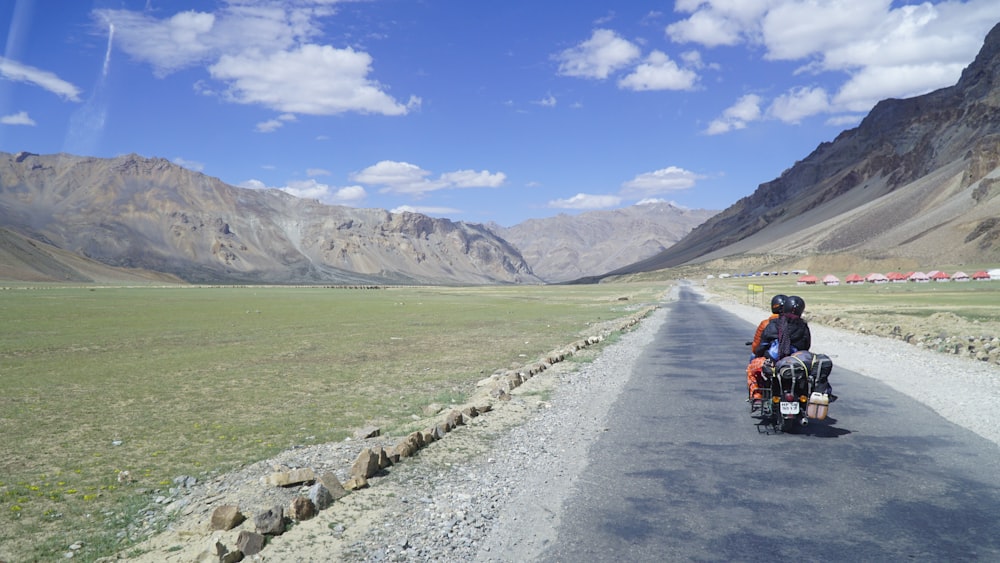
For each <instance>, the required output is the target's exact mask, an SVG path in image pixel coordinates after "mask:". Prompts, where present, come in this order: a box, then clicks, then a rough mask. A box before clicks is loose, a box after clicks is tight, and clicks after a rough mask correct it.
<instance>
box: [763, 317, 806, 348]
mask: <svg viewBox="0 0 1000 563" xmlns="http://www.w3.org/2000/svg"><path fill="white" fill-rule="evenodd" d="M782 321H784V323H785V324H786V326H787V327H788V328H787V330H788V337H789V340H790V341H791V344H792V346H794V347H795V349H796V350H808V349H809V347H810V346H812V334H811V333H810V332H809V325H808V324H807V323H806V321H805V320H803V319H802V318H801V317H798V316H795V315H787V314H786V315H782V316H781V317H778V318H776V319H771V322H769V323H768V324H767V326H766V327H764V332H762V333H761V335H760V346H758V347H757V349H756V350H754V354H757V355H758V356H764V355H766V354H767V349H768V348H770V347H771V342H772V341H774V340H777V339H778V328H779V327H780V326H781V324H782Z"/></svg>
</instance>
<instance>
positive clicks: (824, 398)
mask: <svg viewBox="0 0 1000 563" xmlns="http://www.w3.org/2000/svg"><path fill="white" fill-rule="evenodd" d="M747 344H750V343H749V342H748V343H747ZM832 367H833V365H832V363H831V362H830V360H829V357H828V356H825V355H823V354H812V353H810V352H805V351H803V352H796V353H795V354H792V355H791V356H788V357H787V358H784V359H782V360H780V361H778V362H777V363H774V362H771V361H770V360H768V361H765V363H764V368H763V370H762V374H761V375H762V379H763V381H762V385H761V386H760V388H759V391H760V394H761V398H760V402H759V403H757V402H756V401H755V400H753V399H752V398H751V401H750V415H751V416H754V415H756V417H757V418H759V419H760V422H759V423H758V425H757V429H758V430H759V431H762V430H761V429H762V427H763V428H764V429H766V428H767V427H768V426H770V427H773V428H774V430H775V431H777V432H790V431H793V430H794V429H795V428H798V427H805V426H808V425H809V422H810V421H811V420H823V419H825V418H826V414H827V412H828V409H829V404H830V401H831V398H832V397H834V396H833V395H831V394H830V391H831V389H830V384H829V381H828V378H829V374H830V370H831V369H832ZM832 400H835V398H834V399H832Z"/></svg>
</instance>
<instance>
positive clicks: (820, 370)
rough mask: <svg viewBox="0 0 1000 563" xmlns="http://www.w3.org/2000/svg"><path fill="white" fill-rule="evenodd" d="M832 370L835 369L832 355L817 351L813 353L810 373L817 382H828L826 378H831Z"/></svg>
mask: <svg viewBox="0 0 1000 563" xmlns="http://www.w3.org/2000/svg"><path fill="white" fill-rule="evenodd" d="M831 371H833V361H832V360H831V359H830V356H827V355H826V354H816V353H814V354H813V355H812V362H810V364H809V375H811V376H812V377H813V380H814V381H815V382H816V383H826V380H827V379H829V378H830V372H831Z"/></svg>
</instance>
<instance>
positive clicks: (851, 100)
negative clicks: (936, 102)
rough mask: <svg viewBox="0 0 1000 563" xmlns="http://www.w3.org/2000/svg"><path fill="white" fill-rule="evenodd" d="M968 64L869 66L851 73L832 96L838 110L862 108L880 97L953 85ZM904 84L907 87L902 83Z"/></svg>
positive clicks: (865, 107) (870, 106) (922, 91)
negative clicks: (852, 74)
mask: <svg viewBox="0 0 1000 563" xmlns="http://www.w3.org/2000/svg"><path fill="white" fill-rule="evenodd" d="M964 66H965V65H962V64H956V65H920V66H917V65H901V66H895V67H887V68H882V67H875V66H871V67H867V68H865V69H862V70H861V71H860V72H858V73H856V74H855V75H854V76H852V77H851V79H850V80H848V81H847V82H846V83H844V85H843V86H841V88H840V90H839V91H838V92H837V93H836V94H835V95H834V96H833V105H834V107H835V108H836V110H837V111H850V112H863V111H867V110H870V109H871V108H872V107H873V106H874V105H875V104H876V103H877V102H878V101H879V100H884V99H886V98H907V97H910V96H916V95H919V94H925V93H927V92H930V91H932V90H936V89H938V88H940V87H941V86H942V85H951V84H954V83H955V82H956V81H957V80H958V78H957V77H958V76H960V75H961V73H962V68H963V67H964ZM904 85H905V90H904V89H903V86H904Z"/></svg>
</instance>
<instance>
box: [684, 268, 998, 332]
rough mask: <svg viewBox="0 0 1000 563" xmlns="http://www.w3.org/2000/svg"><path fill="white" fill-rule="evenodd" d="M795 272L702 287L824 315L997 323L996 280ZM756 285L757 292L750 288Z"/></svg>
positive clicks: (763, 304)
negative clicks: (838, 277)
mask: <svg viewBox="0 0 1000 563" xmlns="http://www.w3.org/2000/svg"><path fill="white" fill-rule="evenodd" d="M796 277H797V276H778V277H766V278H765V277H755V278H737V279H733V278H730V279H722V280H720V279H714V280H706V281H705V282H704V283H706V285H707V287H708V288H710V289H711V290H712V291H715V292H717V293H722V294H726V295H729V296H731V297H734V298H736V299H740V300H742V301H744V302H746V303H754V304H759V305H761V307H762V308H767V304H768V303H769V302H770V299H771V296H772V295H774V294H776V293H784V294H786V295H799V296H801V297H802V298H803V299H805V301H806V304H807V309H806V310H807V311H809V312H814V313H817V314H820V313H822V314H825V315H843V316H854V315H880V314H884V315H887V316H912V317H924V318H926V317H930V316H932V315H935V314H939V313H951V314H954V315H955V316H957V317H959V318H961V319H963V320H965V321H968V322H979V323H994V322H1000V281H984V282H971V281H970V282H943V283H942V282H929V283H913V282H908V283H888V284H877V285H876V284H871V283H866V284H862V285H846V284H841V285H838V286H824V285H822V284H817V285H797V284H796V281H795V280H796ZM749 285H758V286H761V287H762V288H763V291H762V292H759V293H757V292H753V291H750V289H749V288H748V286H749Z"/></svg>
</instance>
